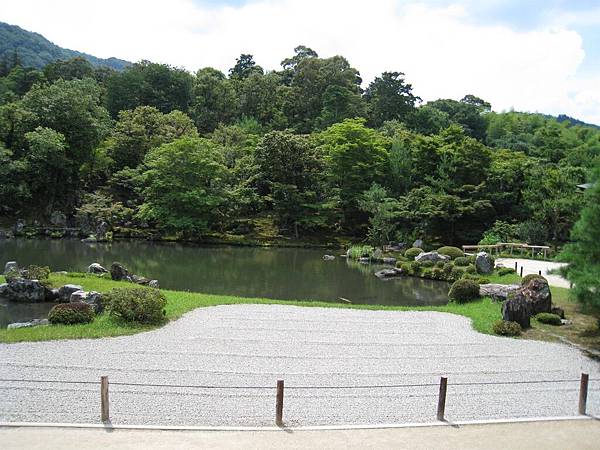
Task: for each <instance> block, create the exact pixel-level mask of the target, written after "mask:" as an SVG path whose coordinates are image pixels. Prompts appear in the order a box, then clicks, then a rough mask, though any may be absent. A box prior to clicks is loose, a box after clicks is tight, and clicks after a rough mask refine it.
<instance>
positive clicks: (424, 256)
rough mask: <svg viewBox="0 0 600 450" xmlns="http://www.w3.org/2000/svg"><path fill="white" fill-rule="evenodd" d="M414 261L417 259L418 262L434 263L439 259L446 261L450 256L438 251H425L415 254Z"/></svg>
mask: <svg viewBox="0 0 600 450" xmlns="http://www.w3.org/2000/svg"><path fill="white" fill-rule="evenodd" d="M415 261H418V262H425V261H431V262H433V263H436V262H439V261H443V262H447V261H450V257H449V256H446V255H440V254H439V253H438V252H425V253H421V254H419V255H417V256H416V257H415Z"/></svg>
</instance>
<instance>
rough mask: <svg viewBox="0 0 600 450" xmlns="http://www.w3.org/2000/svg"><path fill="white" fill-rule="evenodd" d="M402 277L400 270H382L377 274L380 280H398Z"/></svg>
mask: <svg viewBox="0 0 600 450" xmlns="http://www.w3.org/2000/svg"><path fill="white" fill-rule="evenodd" d="M401 275H402V271H401V270H400V269H396V268H394V269H382V270H379V271H377V272H375V276H376V277H377V278H380V279H382V280H383V279H388V278H396V277H399V276H401Z"/></svg>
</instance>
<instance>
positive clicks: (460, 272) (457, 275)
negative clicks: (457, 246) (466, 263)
mask: <svg viewBox="0 0 600 450" xmlns="http://www.w3.org/2000/svg"><path fill="white" fill-rule="evenodd" d="M464 275H465V269H463V268H462V267H456V266H455V267H453V268H452V271H451V272H450V280H451V281H456V280H460V279H461V278H462V277H463V276H464Z"/></svg>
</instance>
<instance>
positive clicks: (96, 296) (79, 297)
mask: <svg viewBox="0 0 600 450" xmlns="http://www.w3.org/2000/svg"><path fill="white" fill-rule="evenodd" d="M79 302H83V303H87V304H88V305H90V306H91V307H92V308H94V312H95V313H96V314H100V313H101V312H102V311H104V305H103V303H102V294H101V293H100V292H95V291H91V292H86V291H84V290H79V291H75V292H73V293H72V294H71V298H70V299H69V303H79Z"/></svg>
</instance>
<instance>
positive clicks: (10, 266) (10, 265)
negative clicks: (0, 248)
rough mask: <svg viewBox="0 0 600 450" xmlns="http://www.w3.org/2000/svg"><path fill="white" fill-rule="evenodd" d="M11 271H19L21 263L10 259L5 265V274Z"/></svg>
mask: <svg viewBox="0 0 600 450" xmlns="http://www.w3.org/2000/svg"><path fill="white" fill-rule="evenodd" d="M9 273H19V265H18V264H17V262H16V261H8V262H7V263H6V264H5V265H4V275H6V274H9Z"/></svg>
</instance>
